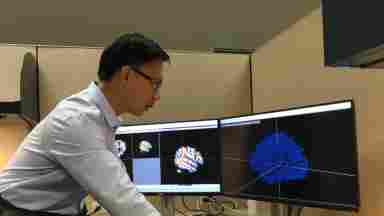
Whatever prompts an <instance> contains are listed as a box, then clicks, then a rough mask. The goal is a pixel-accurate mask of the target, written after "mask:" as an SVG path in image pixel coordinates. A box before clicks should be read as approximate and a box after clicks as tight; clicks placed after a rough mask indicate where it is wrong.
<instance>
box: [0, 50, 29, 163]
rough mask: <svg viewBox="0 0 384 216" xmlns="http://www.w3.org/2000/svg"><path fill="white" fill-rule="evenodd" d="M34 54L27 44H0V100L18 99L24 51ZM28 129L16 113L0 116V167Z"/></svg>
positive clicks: (11, 100) (10, 100) (12, 100)
mask: <svg viewBox="0 0 384 216" xmlns="http://www.w3.org/2000/svg"><path fill="white" fill-rule="evenodd" d="M28 52H30V53H32V54H33V55H35V54H36V52H35V47H33V46H28V45H25V46H23V45H7V44H1V45H0V58H1V61H0V74H1V79H0V102H14V101H19V100H20V75H21V68H22V66H23V59H24V55H25V54H26V53H28ZM27 131H28V125H27V124H26V123H25V122H24V121H23V120H22V119H20V118H18V117H17V116H16V115H8V116H7V117H6V118H0V169H2V168H3V167H4V166H5V164H6V163H7V161H8V160H9V159H10V157H11V156H12V154H13V153H14V152H15V150H16V149H17V147H18V145H19V144H20V142H21V141H22V139H23V138H24V136H25V134H26V133H27Z"/></svg>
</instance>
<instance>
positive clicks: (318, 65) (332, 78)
mask: <svg viewBox="0 0 384 216" xmlns="http://www.w3.org/2000/svg"><path fill="white" fill-rule="evenodd" d="M322 30H323V29H322V16H321V10H320V9H317V10H315V11H313V12H311V13H310V14H309V15H308V16H306V17H304V18H302V19H301V20H299V21H298V22H297V23H296V24H295V25H293V26H291V27H290V28H289V29H287V30H286V31H285V32H283V33H281V34H279V35H277V36H276V37H275V38H273V39H272V40H270V41H269V42H268V43H266V44H265V45H264V46H263V47H261V48H260V49H258V50H257V52H256V53H255V54H254V55H253V57H252V64H253V107H254V110H253V111H254V112H260V111H266V110H274V109H281V108H289V107H293V106H301V105H310V104H317V103H323V102H329V101H335V100H342V99H350V98H352V99H354V101H355V105H356V114H357V116H356V123H357V138H358V140H357V141H358V151H359V172H360V190H361V210H360V212H359V213H344V212H338V211H332V210H322V209H317V208H305V209H304V212H303V215H314V216H320V215H321V216H323V215H327V216H336V215H360V216H363V215H364V216H371V215H383V214H384V172H383V167H384V157H383V153H384V145H383V141H384V133H383V131H384V115H383V111H382V110H383V105H384V99H383V98H384V96H383V91H384V82H383V81H384V71H383V70H368V69H350V68H326V67H324V63H323V37H322V36H323V32H322ZM330 154H332V151H330ZM324 160H326V155H324Z"/></svg>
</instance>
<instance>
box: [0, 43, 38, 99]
mask: <svg viewBox="0 0 384 216" xmlns="http://www.w3.org/2000/svg"><path fill="white" fill-rule="evenodd" d="M35 50H36V49H35V47H34V46H28V45H25V46H23V45H8V44H0V57H1V61H0V72H1V79H0V87H1V88H0V89H1V91H0V101H1V102H9V101H18V100H19V99H20V75H21V68H22V66H23V59H24V55H25V54H26V53H28V52H30V53H32V54H33V55H36V52H35Z"/></svg>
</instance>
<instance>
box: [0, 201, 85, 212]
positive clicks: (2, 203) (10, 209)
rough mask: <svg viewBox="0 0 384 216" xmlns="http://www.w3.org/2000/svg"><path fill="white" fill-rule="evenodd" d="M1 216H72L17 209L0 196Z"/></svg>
mask: <svg viewBox="0 0 384 216" xmlns="http://www.w3.org/2000/svg"><path fill="white" fill-rule="evenodd" d="M85 215H86V213H84V212H83V213H80V214H79V215H77V216H85ZM0 216H71V215H63V214H57V213H49V212H41V211H29V210H26V209H21V208H18V207H15V206H14V205H12V204H11V203H10V202H8V201H7V200H5V199H3V198H2V197H1V196H0Z"/></svg>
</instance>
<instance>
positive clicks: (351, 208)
mask: <svg viewBox="0 0 384 216" xmlns="http://www.w3.org/2000/svg"><path fill="white" fill-rule="evenodd" d="M344 102H350V103H351V111H352V113H353V115H352V116H353V117H352V118H353V119H352V122H353V130H354V134H353V142H354V143H353V144H354V146H355V147H354V148H355V150H356V151H355V152H354V153H353V154H355V158H356V163H357V164H356V175H357V177H356V182H357V203H356V206H347V205H327V204H319V203H315V202H305V201H295V200H288V199H281V198H277V197H272V196H271V197H269V198H266V197H265V196H260V197H256V196H246V195H240V194H231V193H227V192H226V191H224V181H223V185H222V187H223V190H222V192H223V193H222V194H223V195H224V196H228V197H236V198H245V199H249V200H259V201H268V202H273V203H283V204H287V205H292V206H302V207H304V206H305V207H317V208H326V209H332V210H343V211H355V212H358V210H359V208H360V182H359V160H358V146H357V130H356V112H355V104H354V101H353V99H346V100H338V101H331V102H326V103H319V104H312V105H306V106H295V107H290V108H285V109H276V110H270V111H264V112H258V113H252V114H246V115H238V116H230V117H224V118H221V119H219V124H220V131H221V133H222V132H223V125H222V121H223V120H225V119H232V118H238V117H247V116H254V115H259V114H267V113H274V112H281V111H289V110H296V109H302V108H310V107H316V106H322V105H331V104H337V103H344ZM220 137H221V140H222V139H223V138H222V134H221V136H220ZM221 148H222V149H223V144H222V146H221ZM222 156H223V158H222V162H221V164H222V165H223V164H224V161H223V160H224V153H222ZM223 169H224V167H223ZM222 176H223V178H224V172H223V171H222Z"/></svg>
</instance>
